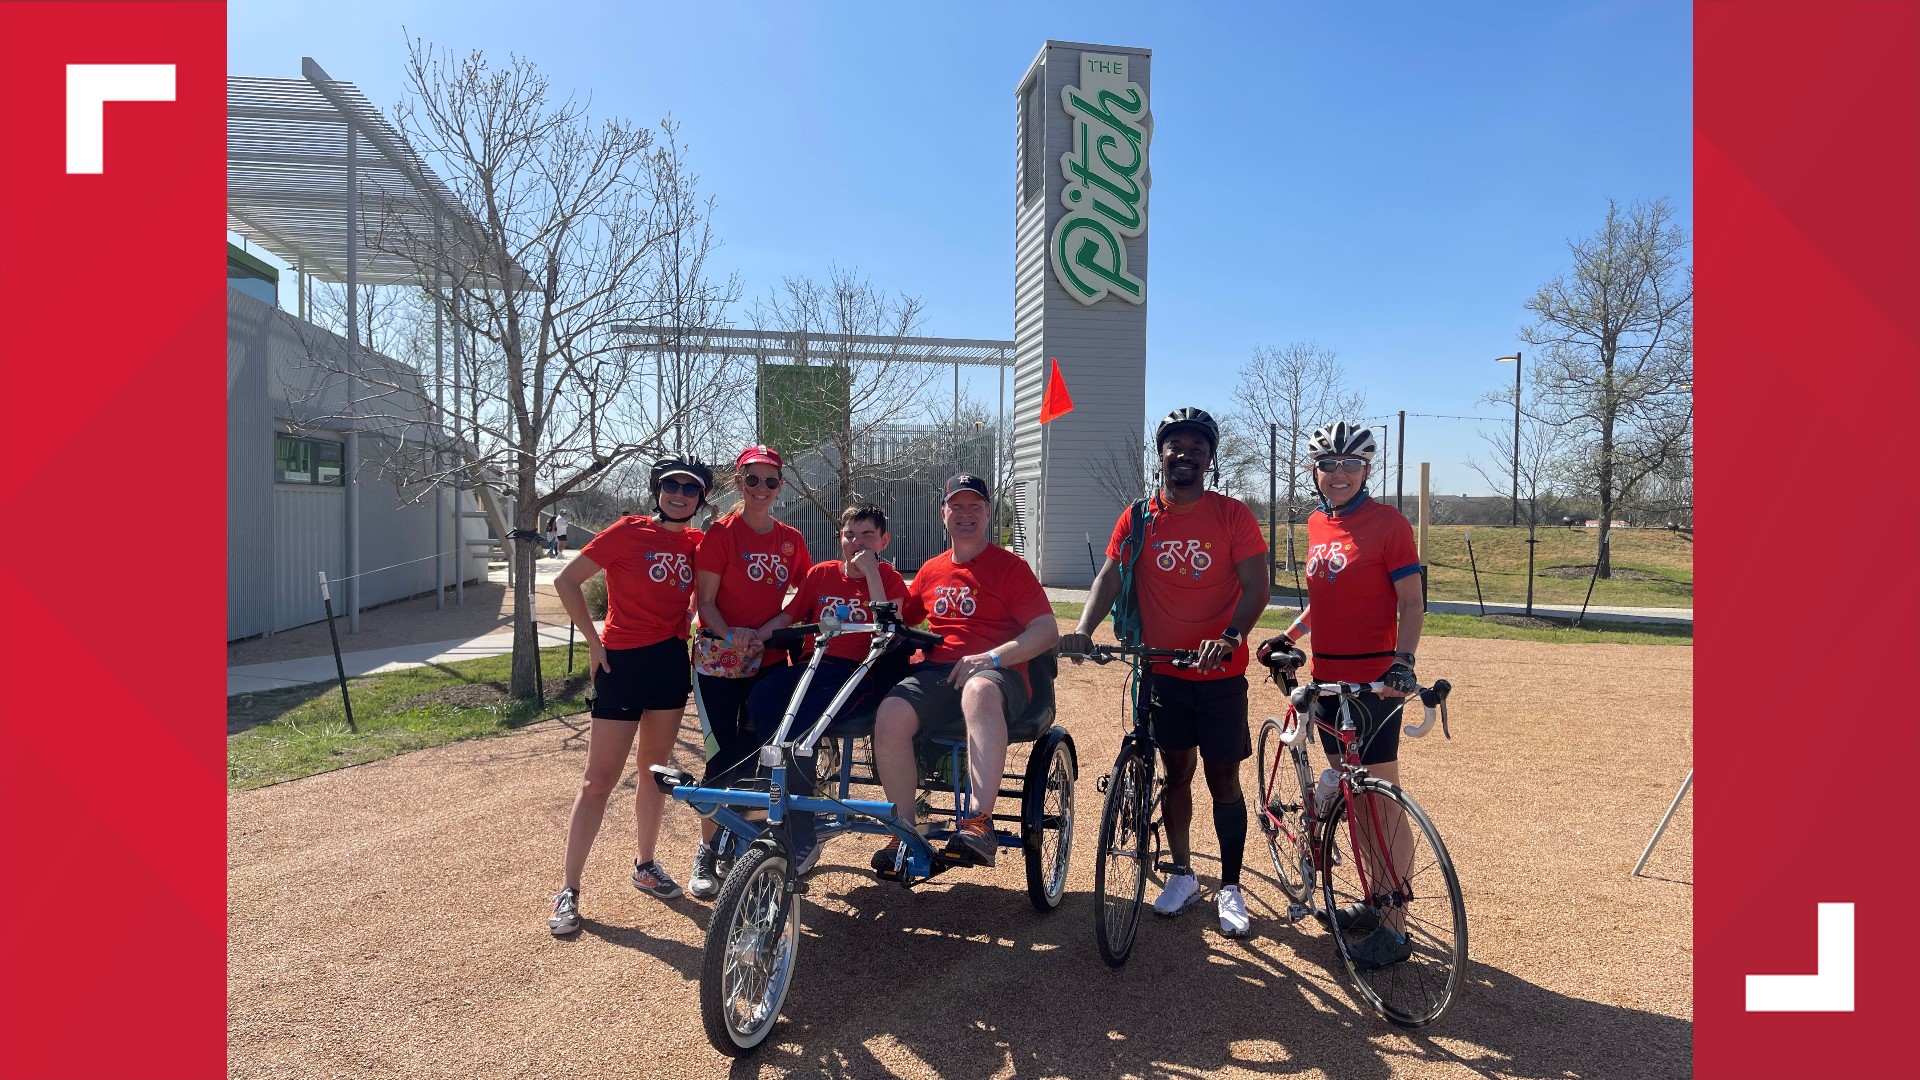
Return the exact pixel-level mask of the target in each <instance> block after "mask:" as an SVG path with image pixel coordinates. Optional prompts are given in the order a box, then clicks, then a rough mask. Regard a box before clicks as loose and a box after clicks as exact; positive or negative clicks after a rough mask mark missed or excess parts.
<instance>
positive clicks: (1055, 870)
mask: <svg viewBox="0 0 1920 1080" xmlns="http://www.w3.org/2000/svg"><path fill="white" fill-rule="evenodd" d="M1076 771H1077V768H1076V766H1075V764H1074V760H1073V740H1072V739H1071V738H1069V737H1068V735H1067V733H1066V732H1064V731H1049V732H1047V733H1046V734H1045V735H1042V736H1041V737H1040V741H1039V742H1037V743H1035V744H1034V747H1033V753H1032V754H1030V755H1029V756H1028V757H1027V777H1026V786H1025V789H1024V793H1023V794H1022V796H1021V799H1020V839H1021V841H1022V844H1021V846H1022V847H1023V848H1024V849H1025V852H1026V862H1027V899H1028V900H1029V901H1031V902H1032V903H1033V909H1034V910H1035V911H1039V912H1043V913H1044V912H1048V911H1052V910H1053V909H1054V908H1057V907H1059V906H1060V901H1061V900H1063V899H1065V898H1066V895H1067V863H1068V861H1069V860H1071V859H1072V857H1073V778H1074V775H1075V773H1076Z"/></svg>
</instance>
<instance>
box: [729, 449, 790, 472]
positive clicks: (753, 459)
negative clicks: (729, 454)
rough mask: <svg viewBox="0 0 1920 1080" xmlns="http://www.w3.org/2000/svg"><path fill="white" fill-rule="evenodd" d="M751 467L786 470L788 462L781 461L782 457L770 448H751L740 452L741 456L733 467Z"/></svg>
mask: <svg viewBox="0 0 1920 1080" xmlns="http://www.w3.org/2000/svg"><path fill="white" fill-rule="evenodd" d="M749 465H771V466H773V467H774V468H776V469H784V468H786V462H784V461H781V460H780V455H779V454H777V453H775V452H774V450H773V448H772V447H770V446H749V447H747V448H746V449H745V450H742V451H740V456H739V457H737V458H735V459H734V460H733V467H734V468H736V469H744V468H746V467H747V466H749Z"/></svg>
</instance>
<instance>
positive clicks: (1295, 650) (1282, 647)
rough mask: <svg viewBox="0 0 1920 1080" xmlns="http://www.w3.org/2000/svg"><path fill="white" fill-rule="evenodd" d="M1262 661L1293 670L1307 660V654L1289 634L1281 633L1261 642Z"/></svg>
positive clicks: (1285, 669) (1281, 668) (1268, 664)
mask: <svg viewBox="0 0 1920 1080" xmlns="http://www.w3.org/2000/svg"><path fill="white" fill-rule="evenodd" d="M1260 662H1261V663H1263V664H1265V665H1267V666H1268V667H1271V668H1278V669H1280V670H1283V671H1292V670H1294V669H1295V668H1298V667H1299V666H1300V665H1301V664H1304V663H1306V662H1307V654H1306V653H1304V652H1301V651H1300V646H1298V645H1295V644H1294V643H1293V642H1292V641H1291V640H1289V639H1288V638H1287V635H1285V634H1280V635H1278V636H1277V637H1270V638H1268V639H1267V640H1265V641H1263V642H1261V643H1260Z"/></svg>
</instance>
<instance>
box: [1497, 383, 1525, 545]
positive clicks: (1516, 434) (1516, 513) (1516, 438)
mask: <svg viewBox="0 0 1920 1080" xmlns="http://www.w3.org/2000/svg"><path fill="white" fill-rule="evenodd" d="M1509 360H1511V361H1513V517H1512V520H1511V521H1510V522H1509V524H1512V525H1518V524H1520V354H1519V353H1518V352H1516V353H1514V354H1513V355H1512V356H1497V357H1494V361H1493V362H1494V363H1496V364H1504V363H1506V362H1507V361H1509Z"/></svg>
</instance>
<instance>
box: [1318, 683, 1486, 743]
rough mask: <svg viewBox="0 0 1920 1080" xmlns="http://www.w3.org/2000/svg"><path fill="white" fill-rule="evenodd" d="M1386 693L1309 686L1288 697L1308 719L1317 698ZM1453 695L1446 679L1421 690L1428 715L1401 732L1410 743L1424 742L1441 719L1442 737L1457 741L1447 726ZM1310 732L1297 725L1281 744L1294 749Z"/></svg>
mask: <svg viewBox="0 0 1920 1080" xmlns="http://www.w3.org/2000/svg"><path fill="white" fill-rule="evenodd" d="M1385 689H1387V684H1386V683H1383V682H1370V683H1352V682H1308V683H1303V684H1301V685H1300V686H1298V687H1296V688H1295V689H1294V691H1293V692H1292V693H1291V694H1289V695H1288V699H1289V700H1290V701H1292V703H1293V708H1294V712H1296V713H1298V714H1300V715H1301V716H1305V715H1307V712H1308V709H1309V707H1310V706H1311V705H1312V704H1313V699H1314V698H1316V697H1350V696H1352V695H1355V694H1366V693H1373V694H1377V693H1379V692H1380V691H1382V690H1385ZM1451 693H1453V684H1452V683H1450V682H1448V681H1447V680H1445V679H1436V680H1434V684H1433V685H1432V686H1423V687H1421V688H1420V689H1419V696H1420V704H1421V705H1422V706H1424V707H1425V711H1426V715H1425V717H1423V718H1422V719H1421V721H1420V722H1419V723H1418V724H1408V725H1406V726H1405V727H1403V728H1401V729H1400V731H1401V733H1402V734H1404V735H1406V736H1407V737H1408V738H1410V739H1419V738H1423V737H1425V735H1426V734H1427V732H1428V731H1431V730H1432V729H1433V721H1434V718H1435V716H1436V715H1437V716H1438V717H1439V720H1440V732H1441V734H1442V735H1443V736H1445V737H1446V738H1449V739H1451V738H1453V730H1452V728H1451V727H1450V725H1449V724H1448V723H1447V695H1448V694H1451ZM1306 728H1307V725H1306V724H1304V723H1299V724H1295V725H1294V726H1293V730H1292V731H1291V732H1282V733H1281V734H1280V744H1281V745H1282V746H1292V745H1293V743H1294V740H1296V739H1298V738H1299V737H1300V733H1301V732H1302V731H1305V730H1306Z"/></svg>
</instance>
